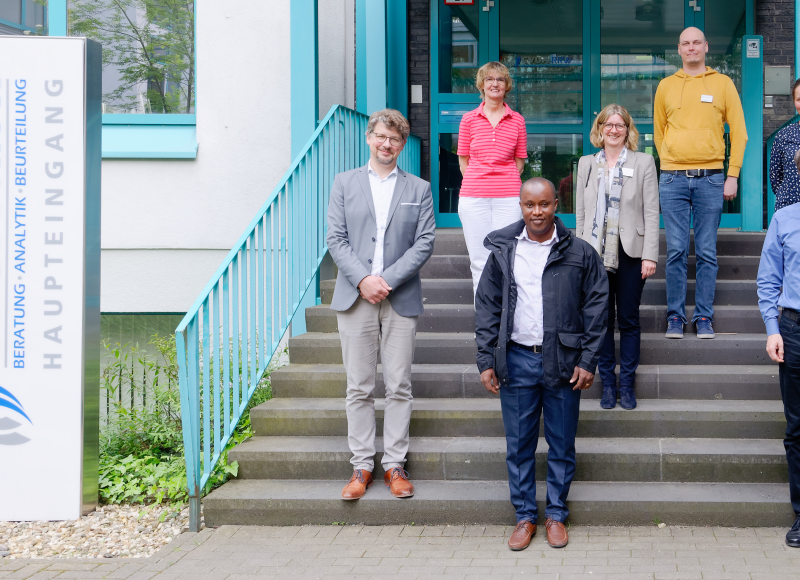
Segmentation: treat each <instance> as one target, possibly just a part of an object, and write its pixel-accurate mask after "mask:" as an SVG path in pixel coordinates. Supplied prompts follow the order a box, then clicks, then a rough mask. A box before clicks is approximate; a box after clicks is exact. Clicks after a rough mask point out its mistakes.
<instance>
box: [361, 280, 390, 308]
mask: <svg viewBox="0 0 800 580" xmlns="http://www.w3.org/2000/svg"><path fill="white" fill-rule="evenodd" d="M391 291H392V287H391V286H389V285H388V284H387V283H386V280H384V279H383V278H381V277H380V276H367V277H366V278H364V279H363V280H361V282H359V283H358V292H359V293H360V294H361V296H362V297H363V298H364V299H366V300H369V303H370V304H377V303H378V302H380V301H381V300H384V299H385V298H386V297H387V296H388V295H389V292H391Z"/></svg>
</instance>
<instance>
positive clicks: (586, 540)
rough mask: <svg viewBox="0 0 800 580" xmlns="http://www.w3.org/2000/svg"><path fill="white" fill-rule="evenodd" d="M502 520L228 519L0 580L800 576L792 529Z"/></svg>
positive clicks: (14, 569) (12, 569)
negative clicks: (535, 524)
mask: <svg viewBox="0 0 800 580" xmlns="http://www.w3.org/2000/svg"><path fill="white" fill-rule="evenodd" d="M511 531H512V529H511V528H510V527H507V526H383V527H367V526H303V527H258V526H249V527H248V526H222V527H220V528H217V529H213V530H212V529H206V530H203V531H202V532H200V533H199V534H191V533H185V534H181V535H180V536H179V537H178V538H176V539H175V540H174V541H173V542H172V543H171V544H169V545H168V546H166V547H164V548H163V549H162V550H161V551H159V552H158V553H156V554H155V555H153V556H151V557H150V558H142V559H127V560H123V559H120V560H8V559H5V560H0V578H2V579H5V578H19V579H29V580H39V579H50V578H59V579H67V578H87V579H88V578H119V579H127V580H149V579H155V580H191V579H194V580H270V579H281V580H285V579H287V578H292V579H294V578H296V579H303V580H312V579H320V580H339V579H341V580H344V579H348V580H352V579H353V578H355V579H357V580H358V579H364V580H377V579H388V578H402V579H403V580H423V579H434V578H435V579H437V580H438V579H462V580H464V579H467V580H472V579H480V578H490V579H491V580H511V579H513V580H522V579H524V578H529V577H534V578H536V579H542V578H547V579H552V580H577V579H581V580H583V579H586V580H606V579H607V580H611V579H613V580H634V579H636V580H638V579H645V578H646V579H648V580H667V579H679V580H692V579H695V578H701V579H711V580H723V579H724V580H739V579H742V580H745V579H746V580H756V579H764V580H766V579H769V580H782V579H789V578H791V579H798V580H800V549H792V548H788V547H787V546H786V545H785V544H784V534H785V533H786V530H785V529H778V528H744V529H741V528H739V529H731V528H686V527H673V526H667V527H665V528H658V527H656V526H651V527H620V528H601V527H573V528H571V529H570V543H569V546H567V547H566V548H564V549H561V550H555V549H553V548H550V547H549V546H548V545H547V543H546V541H545V539H544V533H543V532H544V530H540V532H539V533H538V534H537V535H536V537H535V538H534V540H533V542H532V543H531V546H530V547H529V548H528V549H527V550H525V551H523V552H511V551H510V550H509V549H508V547H507V546H506V541H507V540H508V535H509V534H510V533H511Z"/></svg>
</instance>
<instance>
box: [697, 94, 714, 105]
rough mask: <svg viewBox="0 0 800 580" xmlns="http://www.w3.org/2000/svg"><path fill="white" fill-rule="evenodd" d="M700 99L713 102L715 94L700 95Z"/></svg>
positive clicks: (704, 101)
mask: <svg viewBox="0 0 800 580" xmlns="http://www.w3.org/2000/svg"><path fill="white" fill-rule="evenodd" d="M700 100H701V101H702V102H703V103H713V102H714V95H700Z"/></svg>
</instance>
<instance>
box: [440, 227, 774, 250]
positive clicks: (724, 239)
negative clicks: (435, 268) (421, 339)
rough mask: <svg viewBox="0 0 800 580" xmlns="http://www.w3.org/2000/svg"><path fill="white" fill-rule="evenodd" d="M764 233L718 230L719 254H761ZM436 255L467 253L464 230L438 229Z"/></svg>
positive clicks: (661, 247)
mask: <svg viewBox="0 0 800 580" xmlns="http://www.w3.org/2000/svg"><path fill="white" fill-rule="evenodd" d="M764 235H765V234H764V233H763V232H754V233H749V232H748V233H745V232H739V231H735V230H720V231H719V232H717V255H718V256H759V255H761V248H762V247H763V245H764ZM659 253H660V254H661V255H662V256H663V255H666V253H667V239H666V236H665V234H664V230H661V232H660V235H659ZM433 254H434V255H435V256H447V255H463V256H466V255H467V245H466V244H465V243H464V232H463V230H462V229H461V228H442V229H438V230H436V242H435V244H434V247H433ZM689 254H690V255H693V254H694V234H692V235H691V238H690V241H689Z"/></svg>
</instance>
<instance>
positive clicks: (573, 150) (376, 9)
mask: <svg viewBox="0 0 800 580" xmlns="http://www.w3.org/2000/svg"><path fill="white" fill-rule="evenodd" d="M45 4H46V5H45V6H44V7H43V6H42V3H40V2H33V0H9V1H8V2H4V3H3V7H2V8H0V34H10V33H23V34H51V35H63V34H83V35H86V36H89V37H93V38H96V39H97V40H99V41H101V42H103V44H104V47H105V49H106V55H105V56H106V60H105V68H104V86H103V91H104V102H105V111H106V114H105V115H104V119H103V124H104V126H103V157H104V158H103V166H102V188H103V201H102V204H103V207H102V216H103V230H102V268H103V271H102V280H103V283H102V284H103V285H102V303H101V308H102V311H103V313H104V314H105V315H106V318H105V319H106V320H107V321H111V320H112V317H119V316H123V317H130V316H131V315H149V316H151V317H152V316H153V315H158V316H163V315H173V316H178V315H180V314H181V313H183V312H185V311H186V310H187V309H188V308H189V306H190V305H191V303H192V302H193V300H194V299H195V298H196V296H197V294H198V293H199V291H200V290H201V289H202V287H203V286H204V285H205V283H206V282H207V280H208V278H209V276H211V274H212V273H213V272H214V270H215V268H216V267H217V266H218V264H219V263H220V262H221V261H222V259H223V258H224V256H225V255H226V254H227V252H228V251H229V249H230V247H231V245H232V244H233V242H234V241H235V240H236V238H237V237H238V236H239V235H240V233H241V231H242V229H243V228H244V226H245V225H246V224H247V223H248V221H249V220H250V219H251V217H252V215H253V214H254V212H255V211H256V209H257V208H258V207H259V206H260V205H261V203H262V202H263V200H264V199H265V198H266V197H267V196H268V195H269V193H270V192H271V191H272V188H273V187H274V185H275V184H276V183H277V182H278V181H279V180H280V178H281V176H282V174H283V173H284V172H285V170H286V169H287V167H289V165H290V163H291V160H292V157H293V155H294V153H296V151H297V150H298V148H300V147H302V146H303V144H304V143H305V140H306V139H307V138H308V136H309V135H310V132H311V131H313V127H314V120H313V118H311V117H308V115H306V116H305V117H302V118H301V116H300V114H299V113H300V111H301V109H303V108H305V109H304V110H308V108H309V107H312V108H313V109H314V111H313V114H312V117H313V116H314V115H315V116H316V118H317V119H319V118H322V117H323V116H324V115H325V113H326V112H327V110H328V109H329V108H330V107H331V105H334V104H342V105H345V106H348V107H352V108H357V109H358V110H360V111H361V112H364V113H370V112H372V110H375V109H376V108H378V107H381V106H387V105H388V106H393V107H396V108H399V109H400V110H402V111H403V112H404V113H406V114H407V115H408V117H409V119H410V121H411V124H412V132H413V133H414V134H416V135H418V136H419V137H420V138H421V139H422V142H423V148H422V174H423V177H425V178H426V179H429V180H430V181H431V183H432V187H433V192H434V196H435V203H436V210H437V225H439V226H440V227H458V226H459V225H460V224H459V221H458V215H457V208H458V191H459V188H460V179H461V176H460V173H459V171H458V162H457V156H456V155H455V151H456V147H457V143H458V126H459V121H460V118H461V115H462V114H463V113H464V112H465V111H468V110H470V109H472V108H474V107H475V106H477V104H478V103H479V95H478V93H477V89H476V88H475V86H474V74H475V72H476V70H477V69H478V67H480V66H481V64H483V63H485V62H488V61H491V60H499V61H501V62H503V63H505V64H506V65H508V66H509V68H510V69H511V71H512V75H513V76H514V81H515V87H514V90H513V92H512V94H511V95H510V96H509V99H508V102H509V104H510V106H511V107H512V108H514V109H515V110H517V111H519V112H520V113H522V115H523V116H524V117H525V120H526V123H527V127H528V163H527V164H526V167H525V173H524V177H527V176H533V175H543V176H545V177H547V178H549V179H550V180H551V181H553V182H554V183H555V184H556V185H557V187H558V189H559V196H560V198H561V204H560V211H561V212H562V214H563V218H564V220H565V222H566V223H567V224H570V223H573V222H572V220H573V219H574V218H572V214H573V212H574V195H575V183H574V176H575V172H576V169H577V160H578V158H579V157H580V156H581V155H583V154H585V153H588V152H590V151H592V149H591V146H590V144H589V139H588V135H589V129H590V126H591V122H592V120H593V119H594V116H595V114H596V112H597V111H599V110H600V109H601V108H602V107H603V106H605V105H606V104H609V103H612V102H616V103H620V104H622V105H624V106H625V107H627V108H628V110H629V111H630V112H631V113H632V115H633V117H634V119H635V121H636V123H637V126H638V128H639V130H640V133H641V139H640V148H641V149H642V150H644V151H647V152H648V153H652V154H653V155H656V156H657V152H656V150H655V147H654V144H653V141H652V132H653V131H652V108H653V98H654V94H655V90H656V87H657V85H658V82H659V81H660V79H662V78H664V77H665V76H667V75H670V74H672V73H673V72H674V71H675V70H677V69H678V68H680V58H679V57H678V55H677V42H678V36H679V34H680V32H681V30H682V29H683V28H685V27H686V26H698V27H699V28H701V29H703V30H704V31H705V33H706V36H707V38H708V41H709V46H710V52H709V57H708V64H709V65H711V66H713V67H714V68H716V69H717V70H719V71H720V72H724V73H725V74H728V75H729V76H731V78H732V79H733V80H734V82H735V83H736V86H737V88H738V89H739V90H740V93H741V94H742V96H743V97H745V96H746V95H747V94H748V91H750V93H751V95H750V96H751V98H750V102H751V103H752V102H754V101H753V98H755V97H753V95H752V93H753V92H754V88H755V89H756V90H757V95H756V97H757V98H758V99H757V101H758V102H757V103H756V105H755V106H752V105H751V106H750V107H749V108H748V109H747V115H748V129H749V133H750V141H749V145H748V149H751V148H753V147H758V146H759V145H763V144H764V143H765V142H766V140H767V139H768V137H769V136H770V135H771V134H772V133H774V132H775V130H776V129H778V128H779V127H780V126H781V125H782V124H783V123H785V122H786V121H788V120H789V119H791V118H792V117H793V115H794V114H795V111H794V106H793V102H792V99H791V96H790V95H789V87H790V85H791V83H792V82H793V80H794V79H795V76H796V72H795V54H796V42H795V19H796V0H558V1H555V0H490V1H487V0H471V1H470V0H324V1H323V0H316V1H315V0H291V1H290V2H259V1H256V0H247V1H244V2H238V3H236V4H235V5H232V4H230V3H226V2H208V1H204V0H200V1H198V2H195V3H188V4H187V3H185V2H184V3H182V4H181V6H182V7H180V8H179V7H173V6H172V4H173V3H172V2H152V1H150V0H124V1H123V2H119V3H114V6H118V7H119V6H121V8H119V9H118V11H117V12H114V11H113V9H112V4H111V3H108V2H104V1H103V0H49V1H48V2H47V3H45ZM187 6H189V8H188V9H187V8H186V7H187ZM165 10H166V11H167V12H165ZM170 10H172V12H169V11H170ZM180 10H182V11H183V12H180ZM98 21H101V22H104V23H106V25H107V26H105V29H106V30H112V31H116V33H115V34H116V35H115V34H111V33H108V32H105V33H104V32H102V31H101V30H100V28H103V27H97V26H94V27H93V26H92V23H93V22H98ZM166 23H170V24H166ZM126 26H127V27H129V28H131V29H135V30H137V31H140V32H146V33H147V34H146V35H145V36H146V37H147V38H150V39H151V40H150V41H148V42H149V44H148V42H143V43H140V44H139V45H131V44H128V45H126V44H125V43H124V42H122V41H121V40H120V39H121V38H122V37H123V36H124V34H125V32H126V29H125V27H126ZM309 30H311V31H312V32H311V33H309V32H308V31H309ZM313 30H317V31H318V33H317V34H316V35H314V34H313ZM104 34H105V36H104ZM759 35H760V36H761V37H762V39H760V41H761V44H760V45H759V47H758V49H759V59H760V61H759V62H760V63H763V75H762V74H761V73H759V75H757V76H758V77H760V80H759V79H755V80H753V79H754V78H755V77H753V75H752V74H750V76H748V74H749V73H747V71H746V70H743V66H742V63H743V58H745V56H744V55H743V39H745V38H749V37H753V36H756V37H757V36H759ZM148 51H149V52H148ZM149 53H153V54H155V56H152V57H150V60H147V59H146V57H147V55H148V54H149ZM143 55H144V56H143ZM131 63H133V64H131ZM134 65H136V66H134ZM136 67H139V68H138V69H136ZM148 67H149V68H148ZM134 69H135V70H140V69H143V70H144V71H145V72H144V73H141V72H139V73H138V74H139V76H138V77H137V76H136V75H135V74H134V73H135V70H134ZM770 83H772V84H770ZM303 87H305V89H304V88H303ZM306 117H308V118H306ZM302 119H305V121H302ZM309 120H310V124H309ZM301 121H302V122H301ZM751 121H753V122H752V123H751ZM756 121H757V122H756ZM303 123H306V124H303ZM759 123H761V124H763V131H759V133H760V135H758V136H756V135H754V134H753V131H752V128H751V127H756V126H758V124H759ZM309 128H310V129H309ZM307 129H308V130H307ZM755 151H758V150H757V149H756V150H755ZM765 163H766V161H765V155H763V154H762V155H759V156H757V161H751V162H750V165H749V166H748V167H747V168H746V169H745V171H744V172H743V179H747V176H748V175H749V176H750V177H751V179H752V178H754V176H757V179H758V181H757V182H742V183H741V184H740V191H741V195H740V196H739V197H738V198H737V199H736V200H734V201H733V202H726V206H725V216H724V217H723V223H722V227H730V228H742V227H743V218H742V215H743V213H744V215H747V211H748V210H747V207H746V206H745V209H744V210H743V203H746V200H747V199H748V198H750V199H753V200H757V201H758V202H759V203H758V207H759V208H761V207H768V200H766V195H767V193H766V192H767V188H766V182H765V180H766V171H764V167H763V166H764V165H765ZM759 165H761V167H759ZM752 183H756V185H752ZM759 184H760V185H759ZM758 211H760V209H759V210H758ZM750 213H752V212H750ZM763 214H764V215H763V216H761V219H757V220H755V221H757V222H758V225H757V229H761V227H763V225H764V223H765V220H766V219H767V217H768V212H767V211H766V210H764V212H763ZM750 229H753V228H750ZM113 320H117V322H119V320H121V319H113ZM126 320H128V322H126V323H125V324H128V323H129V322H130V320H133V319H126ZM137 320H145V318H139V319H137ZM154 320H155V319H154ZM161 320H162V323H161V326H160V327H159V328H166V327H165V326H164V325H163V319H161ZM169 320H170V321H172V320H173V318H170V319H169ZM117 322H115V324H116V323H117ZM120 324H122V323H121V322H120ZM131 324H132V323H131ZM136 324H137V325H138V326H137V328H139V329H140V331H136V332H141V333H142V335H143V336H144V335H146V334H147V333H148V332H149V330H148V328H149V327H148V326H147V324H144V325H142V324H140V323H138V322H137V323H136ZM169 324H172V322H169ZM169 324H167V326H169ZM130 328H133V326H130ZM300 328H302V323H300ZM296 330H297V329H296ZM114 332H116V331H114ZM112 334H113V333H112ZM123 334H125V333H123ZM134 334H135V333H134ZM128 335H130V332H128ZM121 337H122V338H125V337H123V336H122V335H121ZM112 338H113V336H112Z"/></svg>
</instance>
